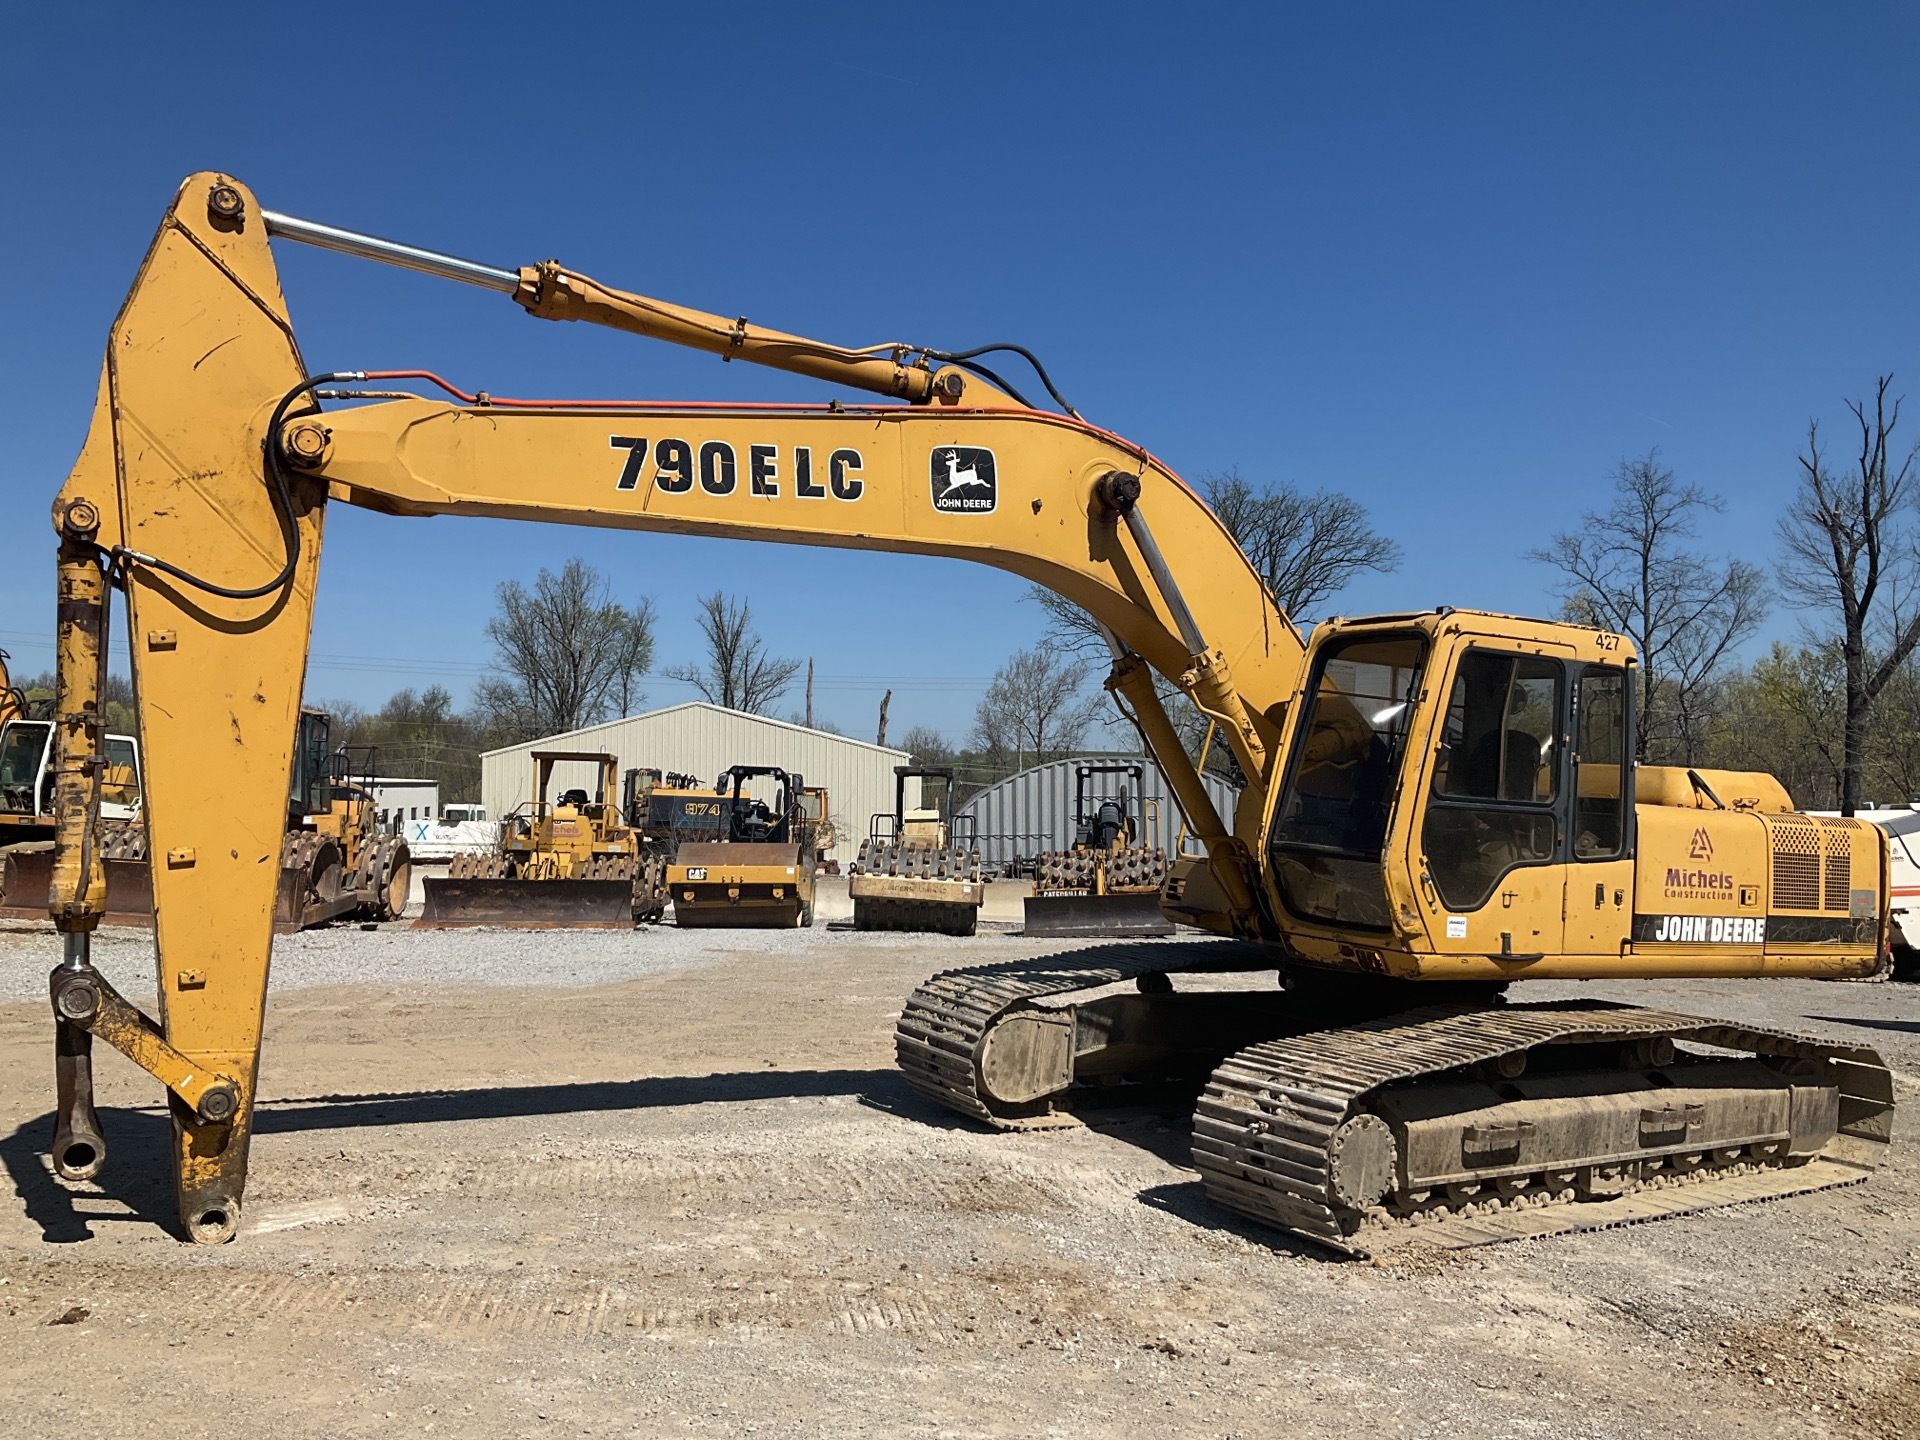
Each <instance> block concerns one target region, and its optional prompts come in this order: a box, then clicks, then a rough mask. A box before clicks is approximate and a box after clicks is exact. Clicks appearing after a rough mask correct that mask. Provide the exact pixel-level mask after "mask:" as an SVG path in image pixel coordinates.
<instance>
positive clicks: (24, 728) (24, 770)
mask: <svg viewBox="0 0 1920 1440" xmlns="http://www.w3.org/2000/svg"><path fill="white" fill-rule="evenodd" d="M52 729H53V727H52V726H51V725H48V724H47V723H45V722H44V721H39V720H16V721H14V722H13V724H11V725H9V726H7V728H6V737H5V739H4V740H0V812H5V813H7V814H9V815H33V814H36V813H37V812H36V811H35V809H34V804H33V782H34V779H35V778H36V777H37V776H38V775H39V773H40V755H41V752H42V751H43V750H44V749H45V748H46V744H47V736H48V734H49V733H50V732H51V731H52Z"/></svg>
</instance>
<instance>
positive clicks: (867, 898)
mask: <svg viewBox="0 0 1920 1440" xmlns="http://www.w3.org/2000/svg"><path fill="white" fill-rule="evenodd" d="M909 781H911V782H914V783H916V784H917V785H918V787H919V792H920V793H919V803H918V804H917V805H916V806H915V807H914V808H913V809H911V810H909V809H908V808H907V785H908V782H909ZM958 826H959V822H958V820H957V819H956V818H955V816H954V813H953V770H952V768H951V767H950V766H933V765H896V766H894V767H893V813H892V814H891V815H876V816H874V817H873V820H872V822H871V823H870V824H869V825H868V828H867V838H866V839H865V840H863V841H861V842H860V855H859V858H858V859H857V860H855V861H854V864H853V872H852V874H851V875H850V876H849V877H848V880H847V893H848V894H849V895H851V896H852V898H853V928H854V929H856V930H918V931H923V932H927V933H931V934H935V935H971V934H973V933H974V931H975V930H976V929H977V928H978V926H979V923H980V905H981V902H982V900H983V899H984V898H985V897H986V886H985V885H983V884H982V883H981V881H980V849H979V847H978V846H977V845H975V844H973V843H972V841H971V839H969V838H966V837H963V836H961V835H960V834H958V833H957V830H958Z"/></svg>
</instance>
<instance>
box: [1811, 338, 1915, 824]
mask: <svg viewBox="0 0 1920 1440" xmlns="http://www.w3.org/2000/svg"><path fill="white" fill-rule="evenodd" d="M1892 386H1893V377H1892V376H1891V375H1882V376H1881V377H1880V380H1879V383H1878V385H1877V386H1876V388H1875V391H1874V397H1873V400H1872V401H1871V405H1872V409H1871V411H1869V409H1868V405H1869V402H1868V401H1865V400H1849V401H1847V402H1846V405H1847V409H1848V410H1850V411H1851V412H1852V413H1853V418H1854V421H1855V423H1856V424H1857V425H1858V426H1859V428H1860V451H1859V454H1858V455H1857V456H1856V457H1855V458H1854V460H1853V463H1852V465H1851V466H1850V467H1849V468H1848V469H1846V470H1843V471H1835V470H1834V469H1832V468H1831V467H1830V466H1829V465H1828V463H1827V457H1826V455H1825V454H1824V453H1822V451H1821V448H1820V422H1819V421H1818V420H1811V421H1809V422H1808V423H1807V451H1806V453H1805V454H1804V455H1802V456H1800V457H1799V459H1800V489H1799V493H1798V494H1796V495H1795V496H1794V499H1793V503H1792V504H1791V505H1789V506H1788V507H1787V513H1786V515H1785V516H1784V517H1783V518H1782V519H1781V521H1780V538H1781V540H1782V541H1783V542H1784V543H1785V545H1786V550H1787V565H1786V568H1785V570H1784V572H1783V574H1782V577H1781V583H1782V586H1783V587H1784V588H1785V590H1786V592H1787V594H1788V595H1789V596H1791V597H1792V599H1793V600H1794V602H1795V603H1796V604H1798V605H1800V606H1801V607H1803V608H1804V609H1807V610H1810V611H1817V612H1825V613H1826V616H1827V618H1828V621H1829V623H1831V622H1832V621H1833V620H1837V621H1838V622H1839V625H1838V634H1837V636H1836V637H1835V638H1836V639H1837V640H1838V642H1839V645H1840V654H1841V660H1842V663H1843V665H1844V668H1845V677H1846V722H1845V724H1846V729H1845V760H1844V763H1843V766H1842V770H1841V778H1840V813H1841V814H1843V815H1851V814H1853V812H1854V811H1855V810H1856V809H1858V808H1859V806H1860V798H1861V781H1862V776H1863V773H1864V771H1865V768H1866V753H1867V743H1868V740H1869V738H1870V736H1871V733H1872V729H1873V708H1874V703H1875V701H1877V700H1878V699H1879V698H1880V692H1881V691H1882V690H1884V689H1886V687H1887V683H1888V681H1890V680H1891V679H1892V678H1893V676H1894V674H1895V673H1896V672H1897V671H1898V670H1899V668H1900V667H1901V665H1902V664H1904V663H1905V662H1906V660H1907V657H1908V656H1909V655H1911V654H1912V653H1913V649H1914V646H1915V644H1916V643H1920V610H1917V609H1915V608H1914V607H1913V604H1912V600H1913V591H1914V587H1915V584H1916V582H1917V581H1920V553H1917V552H1916V548H1915V543H1914V532H1913V527H1912V514H1911V511H1912V509H1913V503H1914V493H1913V482H1914V460H1915V457H1916V455H1920V445H1915V446H1914V447H1913V448H1911V449H1909V450H1908V451H1907V454H1906V456H1905V458H1904V459H1903V460H1902V461H1901V462H1900V464H1899V465H1898V466H1895V465H1894V463H1893V455H1894V452H1893V432H1894V428H1895V427H1896V426H1898V425H1899V423H1900V404H1901V402H1900V400H1899V399H1897V398H1896V399H1894V400H1893V401H1891V403H1889V401H1888V398H1887V392H1888V390H1889V389H1891V388H1892ZM1883 602H1884V603H1883ZM1836 612H1837V613H1836Z"/></svg>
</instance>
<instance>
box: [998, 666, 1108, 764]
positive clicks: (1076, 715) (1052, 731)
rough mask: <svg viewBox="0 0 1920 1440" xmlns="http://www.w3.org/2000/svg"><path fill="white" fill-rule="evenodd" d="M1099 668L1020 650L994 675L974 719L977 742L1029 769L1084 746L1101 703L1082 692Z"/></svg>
mask: <svg viewBox="0 0 1920 1440" xmlns="http://www.w3.org/2000/svg"><path fill="white" fill-rule="evenodd" d="M1092 672H1093V667H1092V666H1090V665H1089V664H1088V663H1087V662H1086V661H1084V660H1074V659H1070V658H1068V657H1066V656H1063V655H1061V654H1059V653H1058V652H1057V651H1055V650H1053V649H1051V648H1049V647H1047V646H1039V647H1036V648H1035V649H1032V650H1020V651H1016V652H1015V653H1014V655H1013V657H1012V658H1011V659H1010V660H1008V661H1007V663H1006V664H1004V665H1002V666H1001V667H1000V668H999V669H998V670H997V671H995V672H994V676H993V683H992V684H991V685H989V686H988V687H987V693H986V694H985V695H983V696H982V697H981V699H980V704H979V706H978V707H977V708H976V709H975V710H974V715H973V738H974V743H975V744H976V745H978V746H979V747H980V748H981V749H983V750H987V751H990V752H993V753H995V754H1003V755H1004V754H1011V755H1013V756H1014V757H1015V758H1016V760H1017V761H1018V762H1020V763H1021V764H1024V763H1025V761H1026V757H1027V756H1028V755H1032V756H1033V757H1034V758H1035V759H1036V760H1038V759H1041V758H1043V757H1044V756H1045V755H1046V754H1047V753H1049V752H1053V753H1058V752H1060V751H1063V750H1071V749H1073V748H1074V747H1075V746H1077V745H1079V744H1080V742H1081V739H1082V737H1084V736H1085V734H1086V733H1087V728H1088V727H1089V726H1090V725H1092V724H1093V723H1094V722H1095V721H1096V720H1098V719H1099V718H1100V715H1101V711H1102V708H1103V707H1102V702H1101V698H1100V697H1099V696H1098V695H1086V694H1083V693H1082V688H1083V687H1084V686H1085V685H1086V683H1087V677H1088V676H1089V675H1091V674H1092Z"/></svg>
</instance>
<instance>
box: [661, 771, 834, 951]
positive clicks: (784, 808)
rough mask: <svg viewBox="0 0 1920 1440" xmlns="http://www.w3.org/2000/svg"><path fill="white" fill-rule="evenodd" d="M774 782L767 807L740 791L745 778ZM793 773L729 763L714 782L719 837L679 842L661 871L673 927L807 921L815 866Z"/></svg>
mask: <svg viewBox="0 0 1920 1440" xmlns="http://www.w3.org/2000/svg"><path fill="white" fill-rule="evenodd" d="M759 779H770V780H772V781H773V782H774V787H775V788H774V798H773V800H772V801H771V802H768V801H765V800H760V799H756V798H755V797H754V796H752V795H751V794H749V793H748V792H747V788H746V787H747V783H748V782H749V781H752V780H759ZM804 788H805V787H804V786H803V785H802V784H801V779H800V777H799V776H798V775H789V774H788V773H787V772H786V771H785V770H782V769H781V768H780V767H779V766H777V765H735V766H733V767H732V768H731V769H729V770H727V771H726V772H725V773H723V774H722V775H721V776H720V778H719V779H718V780H716V781H715V782H714V789H715V790H716V791H718V792H720V795H721V805H722V810H723V814H722V818H723V819H724V820H725V822H726V830H725V833H724V835H723V836H722V837H721V838H720V839H718V840H715V841H710V842H696V843H692V844H683V845H681V846H680V848H679V853H678V854H677V855H675V856H674V859H673V863H672V864H671V865H669V866H668V867H667V890H668V892H669V893H670V894H671V895H672V897H673V923H674V924H676V925H684V926H689V927H694V928H701V927H709V926H732V927H742V928H755V929H782V930H784V929H792V928H793V927H795V926H807V925H811V924H813V894H814V877H815V874H816V872H817V868H818V863H819V851H818V848H817V845H816V842H815V829H814V823H813V822H810V821H809V820H808V819H807V817H806V812H805V810H804V809H803V808H802V805H801V793H802V791H803V790H804Z"/></svg>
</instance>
